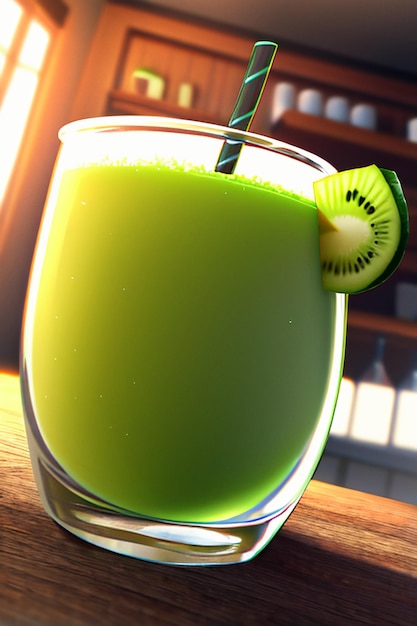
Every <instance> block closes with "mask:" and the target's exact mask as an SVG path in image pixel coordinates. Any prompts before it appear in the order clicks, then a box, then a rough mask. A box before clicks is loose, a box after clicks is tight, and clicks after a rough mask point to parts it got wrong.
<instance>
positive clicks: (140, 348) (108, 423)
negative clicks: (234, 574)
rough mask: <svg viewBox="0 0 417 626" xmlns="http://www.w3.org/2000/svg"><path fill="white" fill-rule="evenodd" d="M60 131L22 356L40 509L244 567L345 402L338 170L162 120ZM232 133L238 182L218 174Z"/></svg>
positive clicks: (263, 141)
mask: <svg viewBox="0 0 417 626" xmlns="http://www.w3.org/2000/svg"><path fill="white" fill-rule="evenodd" d="M59 135H60V139H61V149H60V153H59V156H58V159H57V163H56V166H55V170H54V173H53V177H52V181H51V186H50V190H49V193H48V199H47V203H46V207H45V211H44V215H43V219H42V225H41V229H40V234H39V238H38V242H37V246H36V252H35V255H34V261H33V264H32V270H31V277H30V282H29V288H28V295H27V299H26V306H25V315H24V325H23V332H22V350H21V381H22V396H23V404H24V411H25V423H26V430H27V435H28V441H29V447H30V454H31V460H32V464H33V470H34V475H35V479H36V483H37V486H38V490H39V493H40V497H41V499H42V502H43V505H44V507H45V509H46V511H47V512H48V513H49V515H50V516H51V517H52V518H53V519H54V520H55V521H56V522H58V523H59V524H60V525H62V526H63V527H64V528H66V529H67V530H69V531H70V532H72V533H74V534H75V535H77V536H78V537H80V538H82V539H84V540H86V541H88V542H91V543H93V544H96V545H98V546H102V547H103V548H107V549H109V550H113V551H115V552H118V553H122V554H127V555H130V556H132V557H138V558H143V559H147V560H150V561H157V562H163V563H172V564H182V565H185V564H191V565H205V564H221V563H236V562H240V561H246V560H248V559H250V558H252V557H253V556H254V555H256V554H257V553H258V552H259V551H260V550H261V549H262V548H263V547H264V546H266V544H267V543H268V542H269V541H270V539H271V538H272V537H273V535H274V534H275V533H276V531H277V530H278V529H279V528H280V527H281V526H282V524H283V523H284V522H285V520H286V519H287V518H288V516H289V515H290V513H291V511H292V510H293V509H294V507H295V506H296V504H297V502H298V500H299V499H300V497H301V495H302V493H303V491H304V490H305V488H306V486H307V484H308V482H309V480H310V478H311V476H312V475H313V473H314V471H315V468H316V466H317V464H318V462H319V459H320V456H321V454H322V452H323V448H324V446H325V443H326V439H327V436H328V432H329V429H330V425H331V420H332V414H333V410H334V406H335V403H336V398H337V393H338V388H339V383H340V378H341V370H342V363H343V355H344V345H345V317H346V300H345V296H343V295H341V294H335V293H330V292H326V291H324V290H323V289H322V286H321V270H320V260H319V231H318V222H317V214H316V209H315V205H314V202H313V200H312V198H313V191H312V183H313V181H314V180H316V179H317V178H320V177H322V176H324V175H326V174H329V173H331V172H334V169H333V168H332V167H331V166H330V165H329V164H328V163H326V162H325V161H323V160H322V159H320V158H318V157H316V156H314V155H312V154H309V153H307V152H304V151H302V150H299V149H298V148H294V147H292V146H290V145H287V144H284V143H281V142H279V141H276V140H274V139H270V138H267V137H264V136H261V135H256V134H252V133H246V132H241V131H234V130H232V129H230V128H228V127H221V126H215V125H210V124H203V123H198V122H191V121H184V120H175V119H169V118H152V117H141V116H115V117H104V118H95V119H89V120H81V121H77V122H72V123H70V124H68V125H67V126H65V127H63V128H62V129H61V131H60V133H59ZM225 141H233V142H238V143H239V144H240V145H241V152H240V156H239V158H238V162H237V167H236V170H235V172H234V174H221V173H219V172H215V166H216V161H217V158H218V155H219V153H220V150H221V148H222V146H223V144H224V142H225Z"/></svg>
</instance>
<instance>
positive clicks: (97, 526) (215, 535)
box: [32, 451, 297, 565]
mask: <svg viewBox="0 0 417 626" xmlns="http://www.w3.org/2000/svg"><path fill="white" fill-rule="evenodd" d="M32 452H33V451H32ZM32 461H33V469H34V473H35V479H36V482H37V487H38V490H39V493H40V496H41V500H42V502H43V505H44V507H45V510H46V511H47V513H48V514H49V515H50V516H51V517H52V519H54V520H55V521H56V522H57V523H58V524H59V525H61V526H63V527H64V528H65V529H66V530H68V531H69V532H71V533H73V534H74V535H76V536H77V537H80V538H81V539H84V540H85V541H87V542H89V543H92V544H94V545H96V546H99V547H101V548H105V549H107V550H111V551H113V552H117V553H119V554H124V555H127V556H130V557H134V558H138V559H144V560H147V561H153V562H157V563H167V564H171V565H221V564H226V563H241V562H244V561H248V560H250V559H252V558H253V557H254V556H256V554H258V553H259V552H260V551H261V550H262V549H263V548H264V547H265V546H266V545H267V544H268V543H269V541H270V540H271V539H272V537H273V536H274V535H275V533H276V532H277V531H278V530H279V528H280V527H281V526H282V525H283V523H284V522H285V521H286V519H287V518H288V517H289V515H290V513H291V512H292V510H293V509H294V507H295V505H296V504H297V503H296V502H294V503H293V504H292V505H291V506H290V507H288V508H287V509H285V511H282V512H280V514H278V515H277V516H275V517H273V518H267V519H265V518H264V519H261V520H256V521H252V522H251V523H248V524H239V525H231V524H230V525H229V524H206V525H203V524H201V525H197V524H181V523H173V522H165V521H161V520H155V519H150V518H142V517H139V516H136V515H134V514H129V513H128V512H124V511H123V512H121V511H120V510H117V509H111V508H110V507H109V506H108V505H104V504H103V505H102V504H101V503H100V504H97V503H95V502H92V501H91V500H90V499H88V498H86V497H83V496H82V494H80V493H76V492H75V491H74V490H73V489H71V488H70V487H69V486H68V485H66V484H65V483H64V481H63V480H62V479H61V477H58V476H57V475H56V474H55V472H54V471H53V470H51V468H50V467H48V464H47V463H45V462H44V461H43V459H42V458H40V457H39V456H38V457H37V459H35V458H34V455H33V454H32Z"/></svg>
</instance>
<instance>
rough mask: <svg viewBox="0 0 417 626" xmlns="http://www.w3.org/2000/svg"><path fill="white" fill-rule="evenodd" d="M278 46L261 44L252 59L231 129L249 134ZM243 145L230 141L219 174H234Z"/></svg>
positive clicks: (254, 47)
mask: <svg viewBox="0 0 417 626" xmlns="http://www.w3.org/2000/svg"><path fill="white" fill-rule="evenodd" d="M277 49H278V45H277V44H276V43H273V42H272V41H257V42H256V43H255V45H254V46H253V50H252V53H251V56H250V59H249V63H248V67H247V69H246V74H245V76H244V78H243V82H242V85H241V87H240V91H239V94H238V96H237V99H236V103H235V106H234V109H233V113H232V116H231V118H230V121H229V126H230V127H231V128H235V129H237V130H248V129H249V126H250V125H251V122H252V119H253V116H254V115H255V113H256V110H257V108H258V104H259V101H260V99H261V96H262V93H263V90H264V87H265V84H266V81H267V78H268V75H269V72H270V70H271V67H272V63H273V61H274V58H275V54H276V52H277ZM242 145H243V143H242V142H241V141H232V140H231V139H228V140H226V141H225V142H224V144H223V147H222V150H221V152H220V155H219V158H218V160H217V165H216V172H223V173H224V174H233V172H234V169H235V167H236V163H237V160H238V158H239V154H240V151H241V149H242Z"/></svg>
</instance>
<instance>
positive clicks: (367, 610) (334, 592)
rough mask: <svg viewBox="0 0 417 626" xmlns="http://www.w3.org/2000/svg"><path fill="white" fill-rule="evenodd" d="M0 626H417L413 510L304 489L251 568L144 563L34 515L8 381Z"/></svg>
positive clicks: (2, 450) (0, 395)
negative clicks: (275, 625) (369, 625)
mask: <svg viewBox="0 0 417 626" xmlns="http://www.w3.org/2000/svg"><path fill="white" fill-rule="evenodd" d="M0 624H1V626H6V625H7V626H13V625H30V626H32V625H33V626H35V625H36V626H39V625H40V626H42V625H48V626H60V625H62V626H64V625H65V626H84V625H86V626H87V625H88V626H95V625H100V626H107V625H108V626H110V625H115V626H116V625H117V626H118V625H126V626H129V625H130V624H132V625H133V624H135V625H139V626H168V625H171V626H195V625H200V624H201V625H203V626H206V625H207V626H209V625H210V626H226V625H227V626H235V625H236V626H237V625H242V626H246V625H247V626H260V625H266V626H267V625H270V624H271V625H272V624H295V625H296V626H299V625H303V624H307V625H310V624H329V625H330V624H331V625H332V626H334V625H337V626H338V625H339V624H342V625H343V624H375V625H378V626H379V625H384V624H393V625H396V626H402V625H404V626H412V625H414V624H417V507H414V506H412V505H407V504H403V503H399V502H395V501H391V500H386V499H383V498H379V497H376V496H370V495H367V494H363V493H359V492H355V491H350V490H346V489H343V488H340V487H335V486H332V485H326V484H324V483H319V482H316V481H312V483H311V484H310V486H309V488H308V489H307V491H306V493H305V495H304V496H303V498H302V500H301V502H300V504H299V505H298V507H297V508H296V510H295V512H294V513H293V514H292V516H291V517H290V519H289V520H288V522H287V523H286V525H285V527H284V528H283V529H282V530H281V531H280V533H279V534H278V535H277V536H276V537H275V539H273V540H272V542H271V543H270V545H269V546H268V547H267V548H266V549H265V550H264V551H263V552H262V553H261V554H260V555H259V556H258V557H257V558H256V559H254V560H253V561H252V562H250V563H246V564H243V565H227V566H221V567H209V568H181V567H174V566H163V565H156V564H151V563H145V562H142V561H138V560H135V559H131V558H128V557H123V556H119V555H117V554H112V553H110V552H107V551H105V550H102V549H99V548H96V547H93V546H90V545H88V544H87V543H84V542H82V541H81V540H79V539H77V538H75V537H73V536H72V535H70V534H69V533H67V532H66V531H64V530H62V529H60V528H59V527H58V526H57V525H56V524H55V523H54V522H52V521H51V520H50V519H49V518H48V516H47V515H46V514H45V512H44V511H43V509H42V506H41V504H40V502H39V499H38V495H37V493H36V488H35V485H34V482H33V478H32V473H31V468H30V461H29V456H28V451H27V446H26V440H25V434H24V425H23V418H22V414H21V406H20V400H19V391H18V379H17V377H16V376H10V375H0Z"/></svg>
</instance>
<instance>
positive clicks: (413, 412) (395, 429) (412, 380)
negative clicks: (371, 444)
mask: <svg viewBox="0 0 417 626" xmlns="http://www.w3.org/2000/svg"><path fill="white" fill-rule="evenodd" d="M391 443H392V445H393V446H395V447H396V448H403V449H406V450H414V451H417V354H414V355H413V360H412V366H411V371H410V373H409V374H408V376H407V377H406V378H405V380H404V381H403V382H402V383H401V384H400V385H399V387H398V389H397V397H396V403H395V412H394V418H393V424H392V437H391Z"/></svg>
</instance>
